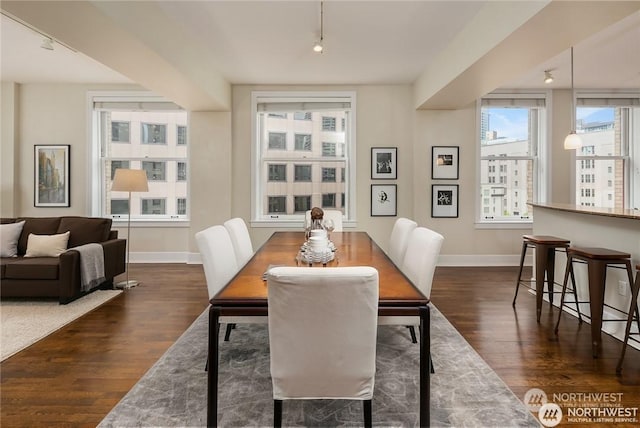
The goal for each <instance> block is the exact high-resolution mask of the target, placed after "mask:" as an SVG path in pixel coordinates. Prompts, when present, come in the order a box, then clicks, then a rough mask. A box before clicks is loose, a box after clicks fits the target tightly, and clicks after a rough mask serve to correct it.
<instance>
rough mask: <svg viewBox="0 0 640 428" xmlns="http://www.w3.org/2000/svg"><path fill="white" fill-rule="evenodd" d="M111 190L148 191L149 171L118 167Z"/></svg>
mask: <svg viewBox="0 0 640 428" xmlns="http://www.w3.org/2000/svg"><path fill="white" fill-rule="evenodd" d="M111 190H113V191H116V192H148V191H149V183H148V182H147V172H146V171H144V170H142V169H122V168H118V169H116V174H115V176H114V177H113V183H111Z"/></svg>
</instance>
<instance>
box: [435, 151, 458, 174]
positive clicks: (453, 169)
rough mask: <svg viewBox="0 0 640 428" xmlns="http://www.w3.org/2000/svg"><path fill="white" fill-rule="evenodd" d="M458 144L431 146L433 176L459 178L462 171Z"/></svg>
mask: <svg viewBox="0 0 640 428" xmlns="http://www.w3.org/2000/svg"><path fill="white" fill-rule="evenodd" d="M459 151H460V149H459V147H458V146H433V147H431V178H432V179H434V180H457V179H458V174H459V171H460V161H459Z"/></svg>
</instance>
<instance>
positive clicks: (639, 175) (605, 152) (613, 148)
mask: <svg viewBox="0 0 640 428" xmlns="http://www.w3.org/2000/svg"><path fill="white" fill-rule="evenodd" d="M577 104H578V107H577V109H576V118H577V123H576V132H577V133H578V134H579V135H580V138H581V140H582V148H580V149H578V150H576V186H575V187H576V205H582V206H592V207H605V208H617V209H623V208H633V207H636V208H638V207H639V205H640V196H639V194H640V190H639V188H640V168H639V167H638V165H640V98H639V97H638V95H637V94H636V95H635V97H634V96H626V97H625V96H618V97H615V96H607V95H604V96H597V94H585V95H578V97H577ZM634 192H635V193H634Z"/></svg>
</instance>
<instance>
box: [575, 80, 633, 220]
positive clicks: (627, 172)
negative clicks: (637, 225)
mask: <svg viewBox="0 0 640 428" xmlns="http://www.w3.org/2000/svg"><path fill="white" fill-rule="evenodd" d="M598 99H602V100H603V101H602V103H596V101H595V100H598ZM615 99H623V100H625V99H626V100H632V101H629V103H628V104H626V105H621V103H619V102H615V101H614V102H613V103H612V102H611V100H615ZM575 100H576V102H575V112H574V117H577V113H578V108H582V107H587V108H588V107H613V108H615V107H622V108H628V110H627V112H626V114H625V115H624V117H623V118H622V120H621V123H622V125H623V128H622V129H620V130H615V128H614V132H620V133H621V136H622V141H621V147H620V150H621V153H620V154H617V155H596V154H595V146H593V145H588V146H583V149H584V148H585V147H587V148H590V149H591V150H589V151H590V152H591V153H584V154H583V153H581V150H582V149H578V150H575V152H574V154H573V171H574V177H573V180H572V188H571V198H572V201H573V203H575V204H576V205H578V204H579V201H577V199H576V198H577V197H578V191H577V189H576V186H577V184H578V183H577V181H578V175H579V174H581V172H580V170H579V168H578V164H579V163H581V162H583V161H585V160H586V161H589V160H591V166H590V167H589V168H584V167H582V169H583V170H584V169H591V170H594V171H597V162H599V161H614V162H615V161H622V164H623V166H622V179H623V186H622V199H623V206H622V208H623V209H629V208H630V207H633V206H636V207H637V206H638V205H640V174H637V175H634V173H633V171H634V168H636V167H635V166H636V165H640V91H628V90H625V91H620V92H615V91H601V90H580V91H576V95H575ZM585 100H587V101H585ZM632 109H633V110H635V116H632V115H633V114H634V112H633V110H632ZM578 135H581V133H578ZM610 168H611V167H610V166H609V167H607V171H606V172H605V173H604V174H614V173H615V172H614V171H613V169H611V170H610ZM593 175H595V174H593ZM601 179H602V180H607V179H608V178H607V176H603V177H602V178H601ZM591 181H592V183H591V184H594V183H595V177H594V176H592V177H591ZM608 188H609V187H607V186H604V187H603V188H602V191H603V192H605V194H607V189H608ZM590 193H591V195H590V197H591V198H595V196H594V193H595V188H594V189H593V190H592V191H591V192H590ZM584 197H586V196H584ZM592 205H593V204H592ZM585 206H586V205H585Z"/></svg>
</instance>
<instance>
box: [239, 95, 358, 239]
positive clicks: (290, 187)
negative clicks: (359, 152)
mask: <svg viewBox="0 0 640 428" xmlns="http://www.w3.org/2000/svg"><path fill="white" fill-rule="evenodd" d="M252 104H253V108H254V120H255V122H254V125H255V128H254V131H255V132H254V144H253V151H254V161H255V165H254V168H252V169H251V170H252V174H253V176H252V178H253V179H252V183H253V187H252V193H253V204H252V221H253V222H257V223H260V222H264V223H282V225H283V226H286V225H289V224H290V225H291V226H292V227H294V226H295V227H297V226H298V225H299V224H298V223H300V224H301V223H302V222H303V221H304V215H303V214H304V212H305V211H306V210H307V209H310V208H311V207H314V206H317V207H322V206H331V207H332V208H333V207H335V208H336V209H338V210H341V211H342V212H343V213H344V215H345V221H349V220H351V221H352V220H353V215H354V212H355V210H354V205H355V198H354V194H355V193H354V192H355V190H354V189H355V186H354V183H355V179H354V178H355V157H354V156H353V153H354V152H355V151H354V150H353V147H355V142H354V135H353V134H354V133H353V129H354V115H353V111H354V108H355V94H354V93H351V92H349V93H345V92H340V93H300V92H254V93H253V94H252ZM337 123H340V124H344V125H343V126H342V127H341V128H342V129H340V130H338V129H336V124H337ZM287 142H292V143H287ZM338 171H340V174H341V176H340V177H338V176H337V174H336V173H337V172H338ZM336 194H340V195H344V196H343V197H342V198H340V199H337V198H336V197H335V195H336Z"/></svg>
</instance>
